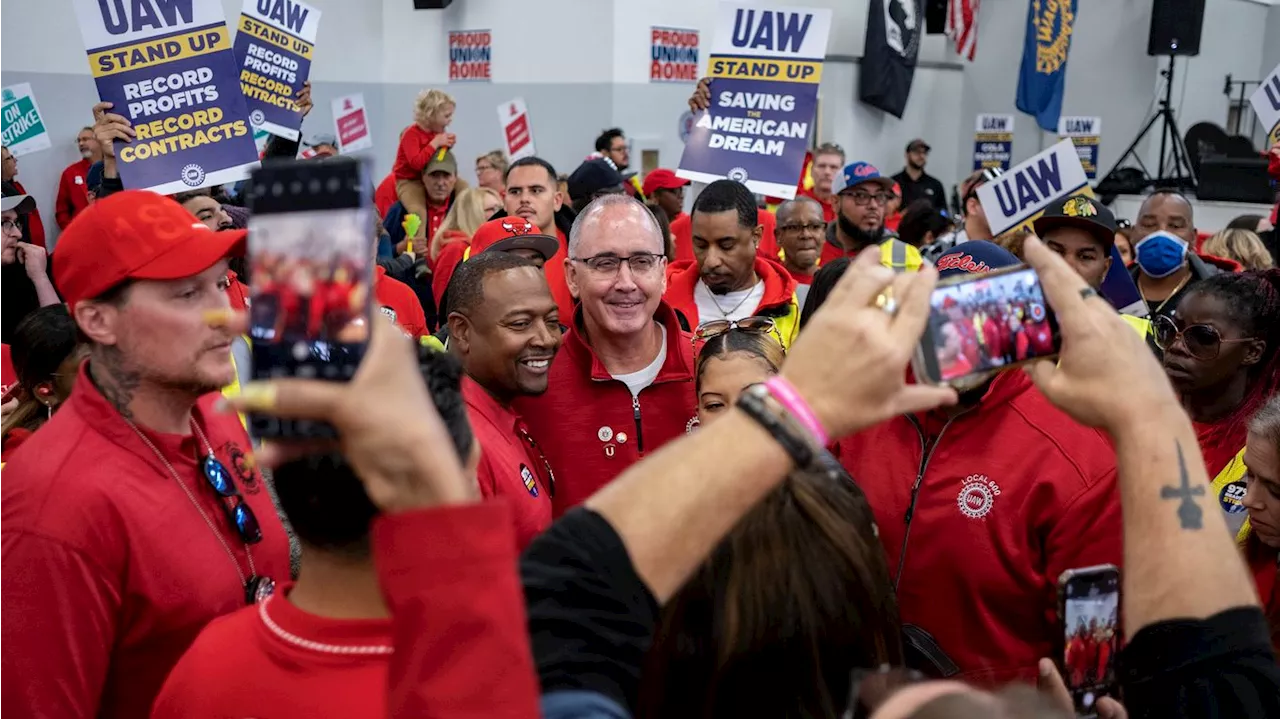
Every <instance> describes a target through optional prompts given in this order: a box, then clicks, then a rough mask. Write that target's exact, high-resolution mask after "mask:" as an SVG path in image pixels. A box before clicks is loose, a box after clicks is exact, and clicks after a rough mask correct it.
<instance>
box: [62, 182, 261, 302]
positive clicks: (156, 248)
mask: <svg viewBox="0 0 1280 719" xmlns="http://www.w3.org/2000/svg"><path fill="white" fill-rule="evenodd" d="M245 234H246V232H245V230H226V231H223V232H214V231H212V230H210V229H209V228H208V227H205V225H204V223H202V222H200V221H199V220H197V219H196V218H195V217H194V216H192V214H191V213H190V212H187V211H186V210H185V209H183V207H182V205H179V204H178V203H177V202H175V201H174V200H173V199H171V198H169V197H165V196H164V195H157V194H156V193H154V192H147V191H146V190H125V191H123V192H117V193H115V194H113V195H110V196H108V197H105V198H103V199H101V200H98V201H97V202H95V203H93V204H92V205H89V207H88V208H86V209H85V210H84V211H83V212H81V213H80V214H79V215H76V218H75V219H74V220H72V221H71V224H70V225H68V226H67V229H66V231H64V232H63V233H62V236H61V237H59V238H58V246H57V249H56V250H55V252H54V260H53V282H54V284H55V285H56V286H57V288H58V292H59V293H61V294H62V298H63V299H64V300H65V301H66V303H67V305H68V306H69V307H70V308H71V310H72V311H74V310H75V308H76V304H77V303H79V302H81V301H83V300H91V299H93V298H95V297H98V296H99V295H101V294H103V293H104V292H106V291H107V290H109V289H111V288H112V287H114V286H116V285H118V284H120V283H121V282H124V281H125V280H180V279H183V278H184V277H191V276H192V275H197V274H200V273H201V272H204V271H205V270H207V269H209V268H210V267H212V266H213V264H214V263H215V262H217V261H219V260H221V259H223V258H225V257H227V256H230V255H236V254H240V253H242V252H244V243H245Z"/></svg>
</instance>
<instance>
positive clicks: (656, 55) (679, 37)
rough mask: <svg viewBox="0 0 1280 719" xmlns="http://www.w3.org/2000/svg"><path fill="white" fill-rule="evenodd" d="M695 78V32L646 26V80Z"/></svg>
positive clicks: (696, 47) (696, 79) (674, 80)
mask: <svg viewBox="0 0 1280 719" xmlns="http://www.w3.org/2000/svg"><path fill="white" fill-rule="evenodd" d="M697 81H698V31H697V30H684V29H681V28H674V27H658V26H656V25H655V26H653V27H651V28H649V82H690V83H692V82H697Z"/></svg>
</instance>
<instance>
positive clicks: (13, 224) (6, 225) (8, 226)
mask: <svg viewBox="0 0 1280 719" xmlns="http://www.w3.org/2000/svg"><path fill="white" fill-rule="evenodd" d="M19 227H20V225H18V221H17V220H4V221H3V223H2V224H0V229H3V230H4V231H5V232H13V231H14V230H16V229H19Z"/></svg>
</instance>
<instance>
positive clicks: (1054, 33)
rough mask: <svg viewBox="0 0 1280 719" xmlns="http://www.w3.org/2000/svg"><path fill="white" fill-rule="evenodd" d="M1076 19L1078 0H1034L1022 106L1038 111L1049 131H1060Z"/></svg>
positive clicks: (1020, 76)
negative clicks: (1059, 122) (1072, 33)
mask: <svg viewBox="0 0 1280 719" xmlns="http://www.w3.org/2000/svg"><path fill="white" fill-rule="evenodd" d="M1075 21H1076V0H1031V6H1030V7H1029V8H1028V9H1027V38H1026V41H1025V42H1024V43H1023V45H1022V70H1021V71H1020V72H1019V73H1018V109H1019V110H1021V111H1022V112H1025V113H1027V114H1028V115H1034V116H1035V118H1036V124H1037V125H1039V126H1040V127H1041V129H1043V130H1045V131H1046V132H1057V131H1058V117H1059V116H1060V115H1062V95H1063V93H1064V92H1065V91H1066V84H1067V51H1068V50H1070V49H1071V32H1072V30H1073V29H1074V27H1075Z"/></svg>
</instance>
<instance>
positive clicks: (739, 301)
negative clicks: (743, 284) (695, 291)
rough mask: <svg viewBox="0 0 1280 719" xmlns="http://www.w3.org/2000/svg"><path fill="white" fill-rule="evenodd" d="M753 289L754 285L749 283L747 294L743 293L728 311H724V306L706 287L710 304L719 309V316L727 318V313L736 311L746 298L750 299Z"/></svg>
mask: <svg viewBox="0 0 1280 719" xmlns="http://www.w3.org/2000/svg"><path fill="white" fill-rule="evenodd" d="M704 286H705V285H704ZM755 289H756V286H755V285H751V287H750V288H749V289H747V294H745V295H743V297H742V299H740V300H738V304H736V305H734V306H733V308H732V309H730V310H729V311H728V312H725V311H724V307H721V306H720V301H719V300H717V299H716V295H715V293H714V292H712V291H711V288H710V287H708V288H707V296H708V297H710V298H711V304H713V305H715V306H716V309H717V310H719V312H720V316H721V317H723V318H724V319H726V320H727V319H729V315H731V314H733V313H734V312H737V311H738V308H739V307H741V306H742V305H743V304H745V303H746V301H747V300H749V299H751V295H752V294H754V293H755Z"/></svg>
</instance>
